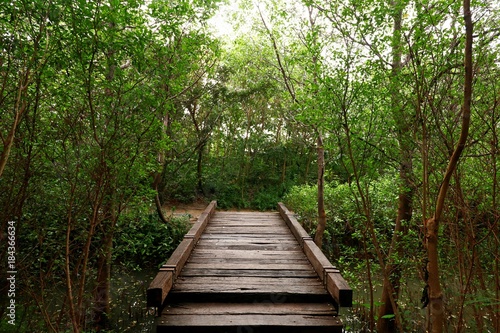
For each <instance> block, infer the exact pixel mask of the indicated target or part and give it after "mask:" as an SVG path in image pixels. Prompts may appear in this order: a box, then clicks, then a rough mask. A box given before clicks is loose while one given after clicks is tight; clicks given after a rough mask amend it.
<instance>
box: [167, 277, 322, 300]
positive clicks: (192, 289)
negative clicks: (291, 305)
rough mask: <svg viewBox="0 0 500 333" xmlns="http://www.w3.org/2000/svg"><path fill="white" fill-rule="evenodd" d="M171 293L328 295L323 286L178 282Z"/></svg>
mask: <svg viewBox="0 0 500 333" xmlns="http://www.w3.org/2000/svg"><path fill="white" fill-rule="evenodd" d="M170 292H171V293H174V292H176V293H200V294H219V295H217V296H219V297H225V296H224V294H228V293H231V294H241V295H243V294H256V293H259V294H282V295H328V293H327V292H326V290H325V288H324V287H323V285H319V286H318V285H315V286H311V285H288V286H285V285H276V284H273V285H265V284H244V285H241V284H240V285H230V284H226V285H224V284H205V285H199V284H191V283H190V282H189V281H188V282H185V283H180V282H176V283H175V286H174V287H173V288H172V289H171V291H170Z"/></svg>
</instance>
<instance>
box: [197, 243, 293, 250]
mask: <svg viewBox="0 0 500 333" xmlns="http://www.w3.org/2000/svg"><path fill="white" fill-rule="evenodd" d="M196 248H199V249H204V250H206V249H228V250H248V251H254V250H269V251H288V250H296V249H297V248H300V247H299V246H298V245H297V244H277V245H274V244H270V243H244V244H241V243H240V244H238V242H233V243H222V242H214V243H203V244H198V245H197V247H196Z"/></svg>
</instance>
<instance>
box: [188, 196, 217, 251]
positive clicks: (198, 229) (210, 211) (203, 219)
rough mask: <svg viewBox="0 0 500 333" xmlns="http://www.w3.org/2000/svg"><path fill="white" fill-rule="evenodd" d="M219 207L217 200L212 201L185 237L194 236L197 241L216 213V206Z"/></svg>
mask: <svg viewBox="0 0 500 333" xmlns="http://www.w3.org/2000/svg"><path fill="white" fill-rule="evenodd" d="M216 207H217V201H212V202H211V203H210V204H209V205H208V206H207V208H205V210H204V211H203V212H202V213H201V214H200V216H199V217H198V221H197V222H196V223H195V224H194V225H193V226H192V227H191V229H190V230H189V231H188V233H187V234H186V235H185V236H184V237H185V238H193V239H194V241H195V243H196V242H197V241H198V239H199V238H200V236H201V234H202V233H203V231H204V230H205V228H206V226H207V224H208V221H209V220H210V218H211V217H212V216H213V215H214V213H215V208H216Z"/></svg>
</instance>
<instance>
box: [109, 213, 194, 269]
mask: <svg viewBox="0 0 500 333" xmlns="http://www.w3.org/2000/svg"><path fill="white" fill-rule="evenodd" d="M189 227H190V224H189V216H188V215H185V216H180V217H174V216H171V217H170V218H169V224H165V223H163V222H161V220H160V219H159V218H158V216H157V215H156V213H155V214H148V215H144V216H141V215H139V216H130V215H128V216H127V215H125V216H123V217H122V218H121V219H120V221H119V223H118V226H117V228H118V230H117V233H116V237H115V240H114V252H113V255H114V262H117V263H120V264H121V265H123V266H125V267H127V268H131V269H134V270H142V269H145V268H153V267H156V266H158V265H160V264H162V263H163V262H164V261H165V260H167V259H168V257H170V255H171V254H172V252H173V251H174V250H175V248H176V247H177V246H178V245H179V243H180V242H181V241H182V239H183V237H184V235H185V234H186V232H187V231H188V229H189Z"/></svg>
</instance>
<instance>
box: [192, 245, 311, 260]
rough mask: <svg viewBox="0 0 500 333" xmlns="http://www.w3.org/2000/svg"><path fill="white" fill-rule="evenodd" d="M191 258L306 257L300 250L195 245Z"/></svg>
mask: <svg viewBox="0 0 500 333" xmlns="http://www.w3.org/2000/svg"><path fill="white" fill-rule="evenodd" d="M191 258H228V259H229V258H238V259H269V258H281V259H303V258H306V256H305V254H304V252H303V251H302V250H290V251H264V250H252V251H248V250H219V249H210V250H206V249H205V250H204V249H200V248H199V247H196V250H195V251H193V254H192V255H191Z"/></svg>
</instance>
